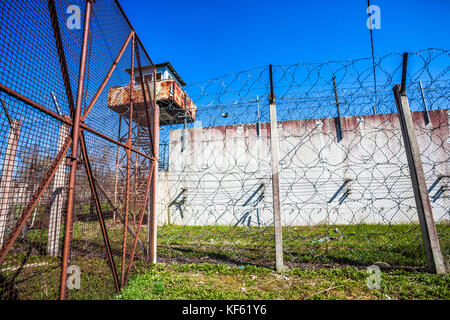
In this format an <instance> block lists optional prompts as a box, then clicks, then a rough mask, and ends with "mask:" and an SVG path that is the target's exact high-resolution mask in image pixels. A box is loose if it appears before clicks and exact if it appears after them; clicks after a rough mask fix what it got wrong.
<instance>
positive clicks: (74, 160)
mask: <svg viewBox="0 0 450 320" xmlns="http://www.w3.org/2000/svg"><path fill="white" fill-rule="evenodd" d="M92 3H93V0H87V1H86V10H85V20H84V30H83V44H82V48H81V59H80V71H79V77H78V91H77V99H76V108H75V115H74V119H73V128H72V156H71V158H70V166H71V167H70V177H69V191H68V195H67V213H66V230H65V234H64V248H63V259H62V269H61V284H60V285H61V287H60V299H61V300H65V299H66V296H67V284H66V281H67V268H68V263H69V259H70V247H71V245H72V223H73V207H74V200H75V199H74V196H75V178H76V173H77V165H78V145H79V142H80V141H79V138H80V123H81V121H80V120H81V107H82V103H83V89H84V78H85V71H86V57H87V50H88V42H89V30H90V22H91V12H92Z"/></svg>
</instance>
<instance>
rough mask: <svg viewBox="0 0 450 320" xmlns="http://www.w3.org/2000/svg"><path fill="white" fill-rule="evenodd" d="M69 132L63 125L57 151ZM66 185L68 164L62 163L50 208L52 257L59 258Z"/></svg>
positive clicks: (66, 126)
mask: <svg viewBox="0 0 450 320" xmlns="http://www.w3.org/2000/svg"><path fill="white" fill-rule="evenodd" d="M69 132H70V127H69V126H68V125H67V124H65V123H61V127H60V129H59V138H58V149H57V150H61V149H62V147H63V145H64V142H65V141H66V139H67V137H68V136H69ZM66 183H67V177H66V164H65V162H62V163H61V164H60V165H59V167H58V169H56V173H55V177H54V178H53V192H52V201H53V202H52V205H51V208H50V219H49V224H48V240H47V254H48V255H49V256H52V257H56V256H58V249H59V238H60V229H61V218H62V213H63V210H64V201H65V199H66V189H65V188H66Z"/></svg>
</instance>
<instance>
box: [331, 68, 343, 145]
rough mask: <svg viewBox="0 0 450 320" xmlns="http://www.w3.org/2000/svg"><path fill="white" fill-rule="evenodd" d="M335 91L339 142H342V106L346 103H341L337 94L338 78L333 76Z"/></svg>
mask: <svg viewBox="0 0 450 320" xmlns="http://www.w3.org/2000/svg"><path fill="white" fill-rule="evenodd" d="M333 90H334V98H335V100H336V102H335V104H336V110H337V122H336V123H337V129H338V130H337V133H338V137H337V140H338V141H341V140H342V138H343V137H344V135H343V132H342V120H341V108H340V105H341V104H345V102H339V98H338V94H337V87H336V77H335V76H333Z"/></svg>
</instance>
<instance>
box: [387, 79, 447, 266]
mask: <svg viewBox="0 0 450 320" xmlns="http://www.w3.org/2000/svg"><path fill="white" fill-rule="evenodd" d="M403 86H404V81H403ZM400 87H401V86H400V85H396V86H395V87H394V89H393V90H394V96H395V101H396V103H397V110H398V116H399V120H400V125H401V130H402V136H403V141H404V143H405V151H406V157H407V159H408V166H409V172H410V176H411V182H412V187H413V191H414V198H415V202H416V207H417V213H418V215H419V222H420V230H421V232H422V238H423V244H424V247H425V254H426V258H427V262H428V268H429V270H430V272H432V273H438V274H442V273H445V265H444V260H443V258H442V254H441V249H440V247H439V239H438V236H437V232H436V226H435V224H434V219H433V212H432V209H431V204H430V198H429V196H428V189H427V186H426V181H425V174H424V171H423V166H422V161H421V158H420V150H419V145H418V143H417V137H416V133H415V131H414V123H413V119H412V115H411V109H410V108H409V102H408V97H407V96H406V93H405V91H404V88H403V90H400Z"/></svg>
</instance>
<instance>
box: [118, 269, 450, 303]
mask: <svg viewBox="0 0 450 320" xmlns="http://www.w3.org/2000/svg"><path fill="white" fill-rule="evenodd" d="M368 276H369V274H368V273H367V272H366V271H365V270H357V269H355V268H353V267H342V268H333V269H324V268H320V269H317V270H304V269H300V268H293V269H291V270H289V271H287V272H284V273H281V274H280V273H276V272H274V271H273V270H272V269H268V268H264V267H255V266H249V265H246V266H240V267H237V266H225V265H217V264H206V263H204V264H188V265H176V264H170V265H158V266H156V267H153V268H152V269H150V270H140V272H138V273H137V274H136V275H135V276H134V277H133V278H132V279H131V280H130V282H129V284H128V286H127V287H126V288H125V289H124V290H123V291H122V293H121V294H119V295H116V297H115V298H116V299H118V300H132V299H139V300H147V299H148V300H171V299H176V300H184V299H189V300H196V299H206V300H208V299H213V300H222V299H232V300H233V299H238V300H241V299H242V300H245V299H256V300H258V299H266V300H276V299H283V300H287V299H295V300H304V299H359V300H366V299H376V300H379V299H382V300H386V299H393V300H396V299H408V300H411V299H445V300H447V299H450V276H449V275H432V274H426V273H419V272H407V271H403V270H395V271H392V272H389V273H384V272H382V274H381V283H380V285H381V287H380V289H369V288H368V286H367V284H366V279H367V278H368Z"/></svg>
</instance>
